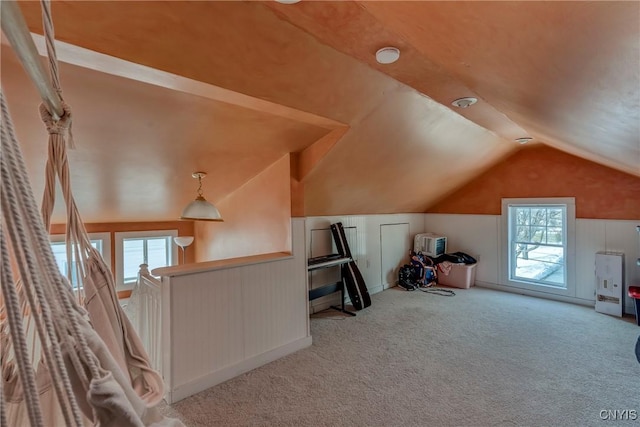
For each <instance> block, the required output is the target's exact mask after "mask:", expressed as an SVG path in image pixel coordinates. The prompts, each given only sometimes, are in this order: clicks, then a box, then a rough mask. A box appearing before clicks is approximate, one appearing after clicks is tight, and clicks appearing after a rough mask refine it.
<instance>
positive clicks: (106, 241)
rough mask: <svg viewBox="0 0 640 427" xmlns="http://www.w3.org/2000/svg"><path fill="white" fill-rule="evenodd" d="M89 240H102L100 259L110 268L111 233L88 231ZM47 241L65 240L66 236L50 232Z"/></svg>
mask: <svg viewBox="0 0 640 427" xmlns="http://www.w3.org/2000/svg"><path fill="white" fill-rule="evenodd" d="M89 240H101V241H102V259H104V262H105V263H106V264H107V266H108V267H109V268H111V233H108V232H107V233H89ZM49 241H50V242H51V243H61V242H65V241H66V237H65V235H64V234H51V235H49Z"/></svg>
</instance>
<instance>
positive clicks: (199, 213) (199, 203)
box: [180, 172, 222, 221]
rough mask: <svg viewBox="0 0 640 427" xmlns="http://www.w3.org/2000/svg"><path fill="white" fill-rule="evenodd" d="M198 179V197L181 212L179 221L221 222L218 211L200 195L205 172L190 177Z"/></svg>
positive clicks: (195, 173)
mask: <svg viewBox="0 0 640 427" xmlns="http://www.w3.org/2000/svg"><path fill="white" fill-rule="evenodd" d="M192 176H193V177H194V178H197V179H198V197H196V199H195V200H194V201H193V202H191V203H189V204H188V205H187V207H186V208H184V210H183V211H182V216H180V219H188V220H193V221H222V215H220V212H219V211H218V209H217V208H216V207H215V206H213V205H212V204H211V203H209V202H207V200H206V199H205V198H204V196H203V195H202V178H204V177H205V176H207V174H206V173H205V172H194V173H193V175H192Z"/></svg>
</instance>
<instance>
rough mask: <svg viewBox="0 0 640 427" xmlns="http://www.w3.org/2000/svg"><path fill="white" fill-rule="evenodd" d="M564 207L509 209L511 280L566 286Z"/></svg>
mask: <svg viewBox="0 0 640 427" xmlns="http://www.w3.org/2000/svg"><path fill="white" fill-rule="evenodd" d="M565 212H566V209H565V207H564V206H544V207H542V206H510V208H509V223H510V227H511V256H510V265H511V268H510V272H511V279H512V280H526V281H535V282H538V283H543V284H546V285H550V286H559V287H565V286H566V285H565V280H566V279H565V268H564V265H565V243H566V242H565V215H566V214H565Z"/></svg>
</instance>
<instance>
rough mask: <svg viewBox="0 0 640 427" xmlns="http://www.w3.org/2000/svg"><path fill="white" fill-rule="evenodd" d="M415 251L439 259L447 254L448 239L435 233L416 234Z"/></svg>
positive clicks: (414, 240)
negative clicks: (438, 257)
mask: <svg viewBox="0 0 640 427" xmlns="http://www.w3.org/2000/svg"><path fill="white" fill-rule="evenodd" d="M413 251H414V252H416V253H418V252H422V253H423V254H425V255H427V256H431V257H437V256H440V255H444V254H445V253H447V238H446V237H445V236H439V235H437V234H435V233H420V234H416V236H415V237H414V239H413Z"/></svg>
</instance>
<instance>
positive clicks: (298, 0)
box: [276, 0, 300, 4]
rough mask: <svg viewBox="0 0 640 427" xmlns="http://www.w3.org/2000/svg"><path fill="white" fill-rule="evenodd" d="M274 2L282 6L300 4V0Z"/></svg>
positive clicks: (278, 0)
mask: <svg viewBox="0 0 640 427" xmlns="http://www.w3.org/2000/svg"><path fill="white" fill-rule="evenodd" d="M276 1H277V2H278V3H282V4H296V3H299V2H300V0H276Z"/></svg>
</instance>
